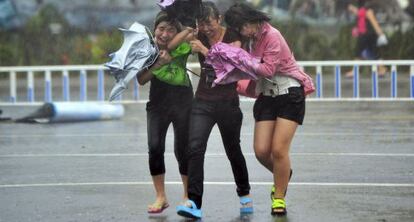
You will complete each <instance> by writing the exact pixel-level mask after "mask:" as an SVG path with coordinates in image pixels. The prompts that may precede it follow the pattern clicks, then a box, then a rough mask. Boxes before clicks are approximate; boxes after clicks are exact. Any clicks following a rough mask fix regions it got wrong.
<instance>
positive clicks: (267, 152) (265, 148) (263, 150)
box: [254, 121, 275, 172]
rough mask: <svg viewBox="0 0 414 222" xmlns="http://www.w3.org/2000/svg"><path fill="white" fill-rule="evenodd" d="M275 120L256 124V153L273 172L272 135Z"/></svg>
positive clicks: (259, 159) (262, 162)
mask: <svg viewBox="0 0 414 222" xmlns="http://www.w3.org/2000/svg"><path fill="white" fill-rule="evenodd" d="M274 128H275V121H259V122H256V123H255V126H254V153H255V155H256V158H257V160H258V161H259V162H260V163H261V164H262V165H263V166H264V167H266V169H268V170H269V171H270V172H273V168H274V167H273V157H272V137H273V130H274Z"/></svg>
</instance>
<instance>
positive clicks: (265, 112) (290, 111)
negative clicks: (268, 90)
mask: <svg viewBox="0 0 414 222" xmlns="http://www.w3.org/2000/svg"><path fill="white" fill-rule="evenodd" d="M253 115H254V119H255V120H256V122H258V121H266V120H276V118H277V117H279V118H283V119H288V120H292V121H294V122H297V123H298V124H299V125H302V123H303V118H304V117H305V93H304V91H303V87H290V88H289V92H288V93H287V94H284V95H279V96H275V97H272V96H264V95H263V94H260V95H259V97H258V98H257V100H256V102H255V103H254V107H253Z"/></svg>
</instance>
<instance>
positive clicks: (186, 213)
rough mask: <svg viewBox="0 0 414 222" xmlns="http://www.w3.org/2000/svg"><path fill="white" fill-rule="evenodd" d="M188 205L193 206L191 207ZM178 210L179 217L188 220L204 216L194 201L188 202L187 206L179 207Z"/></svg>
mask: <svg viewBox="0 0 414 222" xmlns="http://www.w3.org/2000/svg"><path fill="white" fill-rule="evenodd" d="M187 205H191V207H188V206H187ZM176 210H177V214H178V215H180V216H183V217H186V218H193V219H200V218H201V216H202V211H201V209H198V208H197V206H196V204H195V203H194V201H192V200H187V202H186V203H185V204H183V205H179V206H177V208H176Z"/></svg>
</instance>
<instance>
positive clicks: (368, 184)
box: [0, 181, 414, 188]
mask: <svg viewBox="0 0 414 222" xmlns="http://www.w3.org/2000/svg"><path fill="white" fill-rule="evenodd" d="M165 184H166V185H182V182H180V181H166V182H165ZM204 184H205V185H213V186H230V185H231V186H234V185H235V183H234V182H212V181H207V182H204ZM272 184H273V182H250V185H255V186H271V185H272ZM143 185H152V182H150V181H148V182H145V181H143V182H101V183H32V184H1V185H0V188H32V187H67V186H143ZM289 186H329V187H409V188H411V187H414V184H413V183H318V182H290V183H289Z"/></svg>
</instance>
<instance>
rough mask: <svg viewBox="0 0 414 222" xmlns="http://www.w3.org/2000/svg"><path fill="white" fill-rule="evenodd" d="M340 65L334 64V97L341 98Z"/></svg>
mask: <svg viewBox="0 0 414 222" xmlns="http://www.w3.org/2000/svg"><path fill="white" fill-rule="evenodd" d="M341 85H342V84H341V66H339V65H336V66H335V97H336V98H341Z"/></svg>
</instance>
